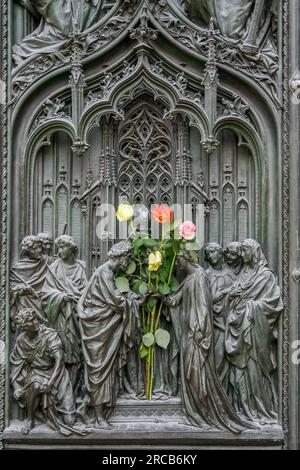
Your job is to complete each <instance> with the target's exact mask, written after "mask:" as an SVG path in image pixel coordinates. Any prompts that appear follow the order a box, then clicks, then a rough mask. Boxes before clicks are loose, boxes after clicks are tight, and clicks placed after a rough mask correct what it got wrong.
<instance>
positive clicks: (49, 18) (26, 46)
mask: <svg viewBox="0 0 300 470" xmlns="http://www.w3.org/2000/svg"><path fill="white" fill-rule="evenodd" d="M298 3H299V2H296V1H295V0H291V1H290V2H288V1H287V0H244V1H242V0H230V1H229V0H213V1H208V0H201V1H200V0H199V1H198V0H197V1H196V0H195V1H194V0H193V1H189V0H115V1H108V0H98V1H97V0H80V1H79V0H78V1H74V0H67V1H60V0H37V1H34V0H18V1H17V0H14V1H11V2H7V1H4V2H2V6H1V8H2V11H1V13H2V15H1V21H2V23H1V25H2V30H1V31H2V38H3V41H2V42H3V48H2V53H1V63H2V72H1V73H2V75H1V77H2V78H1V79H2V80H3V81H4V82H6V83H7V85H8V86H7V93H3V99H2V96H1V106H2V117H3V119H2V124H1V126H2V127H1V132H2V133H1V151H2V152H1V154H2V167H1V178H2V206H1V261H2V267H1V310H0V335H1V336H0V341H1V343H0V344H1V351H3V354H2V356H3V358H2V356H1V361H0V362H1V370H0V391H1V393H2V396H3V397H4V398H3V400H2V401H1V404H0V425H1V429H0V431H1V442H2V444H3V445H4V446H6V447H7V448H9V447H11V448H17V447H18V445H25V446H28V448H31V447H38V446H40V445H41V446H49V447H58V448H59V447H62V446H67V447H68V446H70V447H72V446H73V445H76V444H78V442H79V443H81V444H82V445H83V446H85V445H86V446H87V447H88V446H89V445H90V444H91V442H94V443H96V445H99V447H100V446H101V445H103V443H105V442H114V444H115V445H116V446H118V445H120V446H121V444H122V442H125V441H126V442H125V444H132V443H134V444H136V443H137V445H139V446H141V447H143V446H146V444H145V442H144V441H143V432H144V431H145V430H146V431H147V432H149V433H150V434H149V443H148V444H149V445H151V444H153V443H154V444H155V443H156V442H158V443H159V444H161V445H169V444H174V445H185V444H186V443H187V442H188V444H189V445H193V446H195V447H206V446H207V445H213V446H215V447H216V448H217V447H218V446H224V445H225V446H228V447H231V448H232V447H234V448H236V447H239V446H243V445H245V446H247V447H251V446H253V448H255V447H259V446H264V447H276V448H282V447H284V448H287V447H289V448H296V447H297V446H298V442H297V439H298V425H297V422H298V421H297V420H298V417H299V409H298V399H297V398H296V395H297V394H298V395H299V393H298V388H297V387H298V385H297V384H298V379H299V371H298V366H297V357H296V356H297V344H298V343H296V342H297V341H298V339H299V336H298V335H299V320H298V318H299V312H298V310H299V305H298V304H299V302H298V298H299V297H298V296H299V292H298V280H299V265H300V259H299V256H300V255H299V250H298V235H297V233H298V232H299V229H300V227H299V215H298V214H299V210H300V208H299V199H300V198H299V194H298V192H299V187H300V185H299V181H298V175H299V161H298V158H297V155H298V149H299V135H300V133H299V122H300V120H299V115H298V113H299V103H298V91H299V69H300V64H299V60H300V59H299V57H300V55H299V46H298V44H299V43H300V41H299V39H300V28H299V24H300V5H299V4H298ZM289 15H290V16H289ZM292 17H293V18H295V19H297V20H299V21H298V23H299V24H298V23H297V21H296V20H293V21H292V20H291V18H292ZM288 41H290V44H291V47H290V50H289V49H288ZM292 44H294V45H295V47H294V48H293V47H292ZM289 64H290V65H289ZM289 113H290V114H289ZM290 128H292V130H293V132H291V133H290ZM291 134H293V135H291ZM122 201H129V202H130V203H131V204H143V205H145V207H146V208H149V207H150V206H151V205H155V204H166V205H173V204H177V205H178V206H180V207H183V206H184V205H185V204H186V205H188V207H189V209H188V210H189V212H188V213H187V214H185V215H186V217H185V218H186V219H187V218H188V219H190V220H193V221H194V222H195V223H197V222H199V221H201V220H202V219H201V215H202V214H204V219H203V225H204V238H205V246H204V247H203V249H201V250H200V251H199V252H198V255H199V263H196V262H195V260H192V259H191V258H190V257H189V256H188V254H186V253H185V254H183V255H182V256H180V257H179V261H178V265H177V277H178V280H179V281H180V283H181V284H180V287H179V289H178V291H177V292H175V293H173V294H172V295H164V296H162V297H163V300H164V309H163V315H162V325H163V328H164V330H166V331H168V333H169V334H170V337H171V343H170V346H169V348H168V349H167V350H159V351H156V353H155V354H156V356H155V360H154V363H155V369H154V387H153V390H154V395H153V400H151V401H150V400H147V399H146V397H145V370H144V364H143V363H142V361H141V359H140V355H139V352H140V346H141V341H142V339H141V329H140V321H141V316H140V312H141V309H142V306H143V305H144V303H145V302H146V299H145V296H143V295H142V294H141V295H137V294H136V293H134V292H131V291H130V292H129V293H122V292H120V291H119V290H118V289H117V287H116V283H115V282H116V278H117V277H118V275H119V272H120V270H121V271H122V269H125V268H126V266H128V264H129V262H130V261H131V260H132V259H134V254H133V250H132V246H131V244H130V243H125V242H121V240H122V239H123V238H126V237H123V236H122V235H123V234H122V228H120V227H119V226H118V227H117V226H115V225H114V222H113V221H114V220H115V213H114V211H113V208H114V207H115V208H116V207H117V206H118V204H119V203H120V202H122ZM108 204H110V205H111V206H109V207H108V206H107V205H108ZM199 208H201V209H199ZM201 211H202V212H201ZM200 212H201V213H200ZM103 217H107V219H109V220H110V221H111V222H112V224H111V225H110V226H109V227H107V226H106V227H103V226H102V225H101V224H100V223H99V221H100V219H101V218H103ZM115 229H116V230H115ZM292 273H293V276H292V275H291V274H292ZM295 353H296V355H295ZM295 358H296V359H295ZM2 359H3V360H2ZM298 395H297V396H298ZM20 443H21V444H20Z"/></svg>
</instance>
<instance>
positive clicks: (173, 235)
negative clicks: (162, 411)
mask: <svg viewBox="0 0 300 470" xmlns="http://www.w3.org/2000/svg"><path fill="white" fill-rule="evenodd" d="M151 216H152V218H153V219H154V220H155V221H156V222H157V223H158V224H160V225H161V226H162V228H163V230H162V232H163V235H162V237H161V240H154V239H153V238H151V236H150V235H147V234H138V233H135V237H134V248H133V250H134V258H135V261H132V262H131V263H130V265H129V266H128V269H127V271H126V274H125V276H120V277H118V278H117V279H116V286H117V288H118V289H119V290H120V291H121V292H122V293H125V292H129V291H130V290H132V291H133V292H135V293H136V294H138V295H141V296H144V297H145V302H144V304H143V306H142V307H141V328H142V343H141V345H140V357H141V359H143V360H145V364H146V374H145V375H146V384H145V391H146V397H147V398H148V399H149V400H151V399H152V394H153V384H154V383H153V382H154V357H155V355H154V353H155V348H156V347H160V348H164V349H167V348H168V346H169V343H170V334H169V332H168V331H167V330H165V329H163V328H161V327H160V320H161V315H162V310H163V306H164V301H163V298H164V297H165V296H168V295H170V294H172V293H174V292H176V291H177V290H178V288H179V282H178V280H177V279H176V277H175V264H176V258H177V256H178V254H179V253H180V252H181V250H185V249H190V250H195V249H197V244H196V241H195V238H196V226H195V225H194V224H193V223H192V222H190V221H186V222H184V223H181V222H176V221H174V213H173V211H172V210H171V209H170V208H169V207H167V206H164V205H161V206H157V207H155V208H154V209H153V210H152V213H151ZM133 217H134V209H133V207H132V206H131V205H129V204H121V205H120V206H119V209H118V212H117V218H118V220H119V221H122V222H124V221H126V222H129V221H132V219H133ZM165 227H167V228H166V229H164V228H165ZM191 253H193V255H194V256H195V259H197V255H196V253H195V251H191Z"/></svg>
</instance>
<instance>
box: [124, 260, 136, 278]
mask: <svg viewBox="0 0 300 470" xmlns="http://www.w3.org/2000/svg"><path fill="white" fill-rule="evenodd" d="M135 271H136V263H135V262H134V261H131V263H129V266H128V268H127V270H126V274H128V275H129V276H130V275H131V274H133V273H135Z"/></svg>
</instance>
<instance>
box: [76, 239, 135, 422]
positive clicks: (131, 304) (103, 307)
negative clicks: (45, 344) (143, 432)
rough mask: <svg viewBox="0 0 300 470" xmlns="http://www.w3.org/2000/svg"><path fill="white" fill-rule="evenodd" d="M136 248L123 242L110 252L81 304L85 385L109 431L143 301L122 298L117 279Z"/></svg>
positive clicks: (99, 416) (100, 418) (80, 317)
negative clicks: (109, 420)
mask: <svg viewBox="0 0 300 470" xmlns="http://www.w3.org/2000/svg"><path fill="white" fill-rule="evenodd" d="M131 251H132V246H131V245H130V244H129V243H125V242H120V243H118V244H116V245H114V246H113V247H112V248H111V250H110V251H109V253H108V258H109V260H108V262H107V263H105V264H104V265H102V266H100V267H99V268H98V269H97V270H96V271H95V273H94V275H93V276H92V278H91V280H90V282H89V283H88V286H87V288H86V290H85V292H84V294H83V295H82V297H81V299H80V301H79V304H78V314H79V319H80V330H81V338H82V348H83V355H84V362H85V385H86V390H87V393H88V396H89V403H90V405H91V407H92V408H93V409H94V411H95V414H96V418H97V423H96V427H99V428H104V429H106V428H108V427H109V424H108V423H107V419H108V418H109V416H110V415H111V413H112V412H113V409H114V406H115V403H116V399H117V396H118V392H119V383H120V376H121V375H122V373H123V371H122V369H123V368H124V365H125V364H126V362H127V358H128V353H129V351H130V350H131V349H132V348H133V347H134V346H135V341H136V322H137V321H138V318H139V302H138V301H137V299H136V295H135V294H133V293H129V294H128V295H127V296H125V295H122V294H121V292H120V291H119V290H118V289H117V287H116V284H115V278H116V275H117V273H118V272H119V270H122V269H123V270H124V271H125V270H126V268H127V267H128V263H129V260H130V256H131Z"/></svg>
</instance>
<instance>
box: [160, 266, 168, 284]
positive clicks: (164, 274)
mask: <svg viewBox="0 0 300 470" xmlns="http://www.w3.org/2000/svg"><path fill="white" fill-rule="evenodd" d="M159 277H160V280H161V281H163V283H164V282H165V281H166V280H167V279H168V277H169V272H168V271H167V270H166V269H163V270H162V271H160V272H159Z"/></svg>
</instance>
